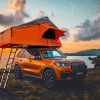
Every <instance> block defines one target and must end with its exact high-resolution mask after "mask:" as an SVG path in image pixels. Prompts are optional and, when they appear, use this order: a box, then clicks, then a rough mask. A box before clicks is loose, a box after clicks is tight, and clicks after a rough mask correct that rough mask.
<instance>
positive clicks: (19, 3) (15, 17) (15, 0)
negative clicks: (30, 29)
mask: <svg viewBox="0 0 100 100" xmlns="http://www.w3.org/2000/svg"><path fill="white" fill-rule="evenodd" d="M25 5H26V0H9V2H8V7H7V9H5V10H4V12H2V13H0V25H2V26H12V25H17V24H21V23H23V20H24V18H26V17H29V15H28V14H27V13H26V12H25ZM5 12H6V13H5Z"/></svg>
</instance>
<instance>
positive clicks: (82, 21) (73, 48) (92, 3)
mask: <svg viewBox="0 0 100 100" xmlns="http://www.w3.org/2000/svg"><path fill="white" fill-rule="evenodd" d="M9 1H14V0H0V12H1V13H2V12H4V11H5V9H7V8H8V2H9ZM22 1H26V3H25V7H24V8H21V10H20V11H23V9H24V10H25V14H26V15H27V16H26V15H23V13H22V15H21V19H20V20H21V21H22V22H23V23H24V22H28V21H31V20H34V19H36V18H39V17H42V16H48V17H49V18H50V19H51V20H52V21H53V23H55V24H56V26H58V27H59V28H60V29H62V28H65V29H67V30H68V32H66V33H67V34H69V35H68V37H66V38H64V39H61V40H62V47H61V50H62V51H63V52H78V51H82V50H87V49H98V48H100V44H99V43H100V0H22ZM7 11H8V10H7ZM7 11H5V12H7ZM22 16H23V17H22ZM18 17H20V16H17V17H15V19H16V18H18ZM0 18H1V17H0ZM18 20H19V18H18ZM96 21H97V22H96ZM1 22H2V21H1ZM19 22H20V21H19ZM5 27H7V26H3V27H2V25H1V26H0V30H1V31H2V30H3V29H4V28H5ZM92 30H93V31H92Z"/></svg>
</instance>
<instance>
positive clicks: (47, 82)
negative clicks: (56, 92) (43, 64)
mask: <svg viewBox="0 0 100 100" xmlns="http://www.w3.org/2000/svg"><path fill="white" fill-rule="evenodd" d="M42 81H43V85H44V86H45V87H46V88H48V89H50V88H53V87H54V85H55V73H54V71H52V70H46V71H44V72H43V75H42Z"/></svg>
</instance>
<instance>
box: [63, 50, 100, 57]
mask: <svg viewBox="0 0 100 100" xmlns="http://www.w3.org/2000/svg"><path fill="white" fill-rule="evenodd" d="M64 54H65V55H66V56H98V55H100V49H90V50H84V51H79V52H76V53H64Z"/></svg>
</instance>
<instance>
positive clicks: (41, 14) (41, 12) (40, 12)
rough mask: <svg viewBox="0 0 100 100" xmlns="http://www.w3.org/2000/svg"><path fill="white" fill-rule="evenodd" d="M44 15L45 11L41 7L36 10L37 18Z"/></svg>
mask: <svg viewBox="0 0 100 100" xmlns="http://www.w3.org/2000/svg"><path fill="white" fill-rule="evenodd" d="M44 16H45V11H43V10H41V9H39V10H38V14H37V16H36V17H37V18H42V17H44Z"/></svg>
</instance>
